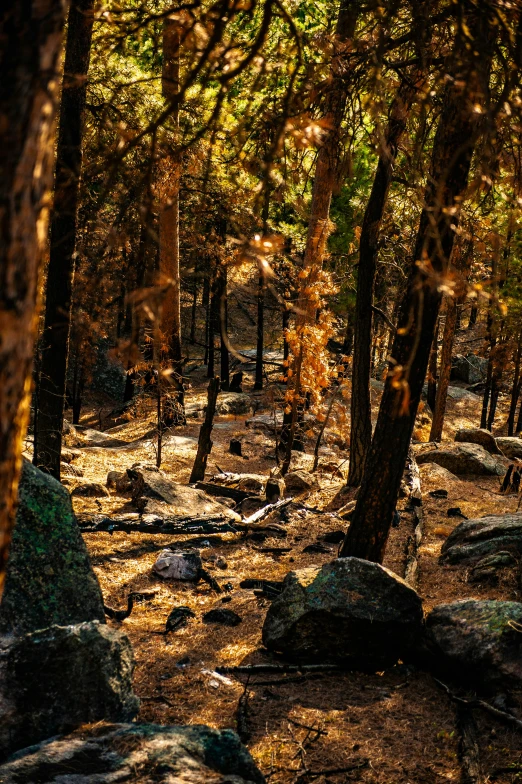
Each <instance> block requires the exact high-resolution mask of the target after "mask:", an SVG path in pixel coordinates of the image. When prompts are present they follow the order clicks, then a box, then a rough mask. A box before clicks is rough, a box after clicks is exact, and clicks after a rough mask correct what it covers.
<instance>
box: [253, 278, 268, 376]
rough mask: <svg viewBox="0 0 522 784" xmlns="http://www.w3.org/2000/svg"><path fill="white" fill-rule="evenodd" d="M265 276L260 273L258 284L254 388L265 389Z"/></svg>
mask: <svg viewBox="0 0 522 784" xmlns="http://www.w3.org/2000/svg"><path fill="white" fill-rule="evenodd" d="M265 285H266V283H265V276H264V274H263V271H261V272H260V273H259V281H258V284H257V346H256V380H255V383H254V390H258V389H263V347H264V346H263V344H264V335H265Z"/></svg>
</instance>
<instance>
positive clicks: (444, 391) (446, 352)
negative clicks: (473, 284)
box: [430, 297, 457, 441]
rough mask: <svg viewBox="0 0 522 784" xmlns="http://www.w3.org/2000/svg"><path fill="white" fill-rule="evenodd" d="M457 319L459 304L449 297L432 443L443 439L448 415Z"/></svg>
mask: <svg viewBox="0 0 522 784" xmlns="http://www.w3.org/2000/svg"><path fill="white" fill-rule="evenodd" d="M456 319H457V304H456V302H455V299H454V298H453V297H448V301H447V308H446V323H445V324H444V334H443V337H442V351H441V357H440V374H439V383H438V385H437V394H436V398H435V405H434V407H433V408H432V409H431V410H432V411H433V420H432V423H431V431H430V441H440V440H441V438H442V428H443V426H444V414H445V413H446V400H447V398H448V387H449V382H450V375H451V355H452V353H453V341H454V338H455V325H456Z"/></svg>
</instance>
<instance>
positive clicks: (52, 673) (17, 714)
mask: <svg viewBox="0 0 522 784" xmlns="http://www.w3.org/2000/svg"><path fill="white" fill-rule="evenodd" d="M133 668H134V659H133V654H132V648H131V644H130V642H129V640H128V638H127V637H126V636H125V635H124V634H122V633H121V632H119V631H117V630H115V629H111V628H109V627H108V626H106V625H102V624H100V623H99V622H98V621H91V622H90V623H82V624H78V625H75V626H51V627H50V628H48V629H43V630H41V631H37V632H32V633H31V634H26V635H23V636H20V637H11V636H7V637H4V638H0V758H1V759H5V757H6V756H7V755H8V754H10V753H12V752H13V751H15V750H17V749H21V748H24V747H25V746H29V745H31V744H33V743H37V742H38V741H41V740H44V739H45V738H49V737H51V736H52V735H56V734H57V733H62V732H69V731H70V730H71V729H73V728H75V727H78V726H79V725H80V724H84V723H88V722H96V721H100V720H102V719H105V720H108V721H129V720H131V719H132V718H134V716H135V715H136V713H137V712H138V708H139V700H138V698H137V697H136V696H135V695H134V693H133V691H132V671H133ZM0 778H1V777H0ZM30 780H31V779H26V781H30Z"/></svg>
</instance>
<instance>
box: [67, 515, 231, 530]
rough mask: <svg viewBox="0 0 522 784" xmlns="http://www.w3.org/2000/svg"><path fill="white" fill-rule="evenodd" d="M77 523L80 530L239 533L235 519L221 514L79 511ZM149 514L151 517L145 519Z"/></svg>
mask: <svg viewBox="0 0 522 784" xmlns="http://www.w3.org/2000/svg"><path fill="white" fill-rule="evenodd" d="M77 518H78V525H79V527H80V530H81V532H82V533H92V532H94V531H106V532H107V533H109V534H112V533H113V532H114V531H124V532H125V533H132V532H134V531H138V532H140V533H148V534H169V535H172V534H222V533H238V530H239V529H238V528H236V523H231V522H230V521H228V520H227V518H226V517H225V515H222V514H214V515H212V514H209V515H197V516H194V517H189V516H186V515H185V516H182V515H180V516H172V517H170V516H169V517H156V516H155V515H145V516H144V517H140V515H138V514H129V515H113V516H112V517H108V516H106V515H101V514H100V515H87V514H82V515H78V516H77ZM147 518H152V519H147Z"/></svg>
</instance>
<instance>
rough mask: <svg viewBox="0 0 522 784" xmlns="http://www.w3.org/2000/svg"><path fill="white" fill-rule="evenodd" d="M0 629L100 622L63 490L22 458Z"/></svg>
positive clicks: (95, 591)
mask: <svg viewBox="0 0 522 784" xmlns="http://www.w3.org/2000/svg"><path fill="white" fill-rule="evenodd" d="M18 498H19V505H18V511H17V514H16V525H15V528H14V532H13V541H12V543H11V550H10V553H9V561H8V564H7V574H6V580H5V588H4V594H3V597H2V603H1V604H0V631H2V632H15V633H16V634H23V633H25V632H31V631H36V630H37V629H43V628H44V627H46V626H52V625H53V624H59V625H66V624H70V623H81V622H82V621H92V620H99V621H102V622H104V621H105V615H104V612H103V598H102V593H101V590H100V586H99V585H98V581H97V579H96V576H95V574H94V572H93V570H92V567H91V564H90V561H89V556H88V554H87V549H86V547H85V544H84V541H83V539H82V537H81V534H80V530H79V528H78V524H77V522H76V518H75V516H74V512H73V509H72V506H71V499H70V496H69V493H68V492H67V490H66V489H65V488H64V487H63V486H62V485H61V484H60V482H57V481H56V479H53V478H52V477H51V476H49V475H48V474H44V473H43V472H42V471H40V470H39V469H38V468H35V467H34V466H33V465H31V463H29V462H27V461H24V464H23V467H22V475H21V478H20V484H19V489H18Z"/></svg>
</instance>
